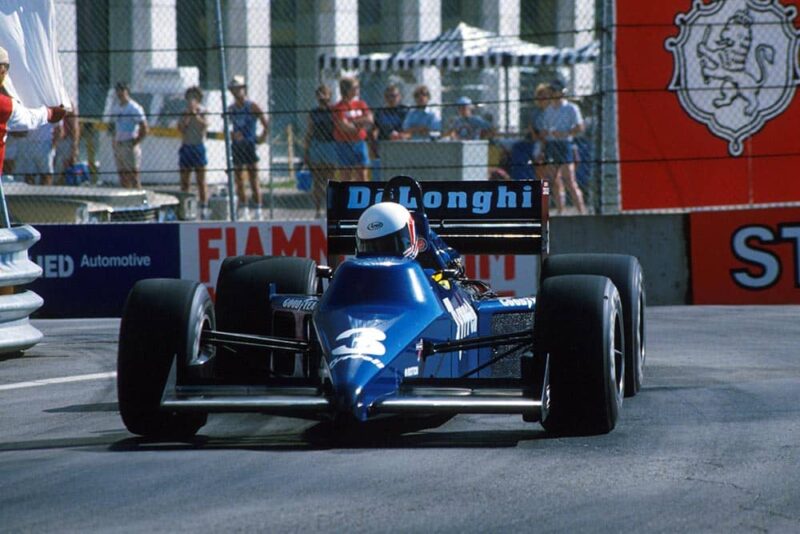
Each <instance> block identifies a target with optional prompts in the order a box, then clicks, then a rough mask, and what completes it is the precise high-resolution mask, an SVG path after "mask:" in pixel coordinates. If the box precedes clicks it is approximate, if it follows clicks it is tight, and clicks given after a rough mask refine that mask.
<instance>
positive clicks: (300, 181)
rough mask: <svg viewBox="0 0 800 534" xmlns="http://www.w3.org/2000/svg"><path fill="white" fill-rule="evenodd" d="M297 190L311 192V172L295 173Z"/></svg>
mask: <svg viewBox="0 0 800 534" xmlns="http://www.w3.org/2000/svg"><path fill="white" fill-rule="evenodd" d="M297 189H298V190H300V191H311V171H306V170H302V171H297Z"/></svg>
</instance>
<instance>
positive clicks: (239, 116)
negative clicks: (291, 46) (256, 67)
mask: <svg viewBox="0 0 800 534" xmlns="http://www.w3.org/2000/svg"><path fill="white" fill-rule="evenodd" d="M228 90H230V92H231V94H232V95H233V98H234V102H233V104H231V105H230V106H228V114H229V116H230V120H231V124H232V127H231V141H232V143H231V152H232V153H233V173H234V177H235V179H236V196H237V198H238V199H239V211H240V214H241V216H242V218H244V217H245V214H246V212H245V207H247V208H250V209H251V210H253V211H254V212H255V213H254V216H255V218H256V219H260V218H261V183H260V182H259V180H258V166H257V165H256V164H257V163H258V154H257V153H256V145H257V144H261V143H264V142H266V140H267V136H268V135H269V121H268V120H267V117H266V115H265V114H264V112H263V111H262V110H261V107H260V106H259V105H258V104H256V103H255V102H253V101H252V100H250V99H248V98H247V84H246V83H245V79H244V76H241V75H238V74H237V75H236V76H234V77H233V79H231V81H230V83H229V84H228ZM259 122H260V123H261V128H262V131H261V135H258V136H257V135H256V129H257V127H258V123H259ZM245 172H247V176H248V178H249V181H250V190H251V192H252V198H251V199H250V203H249V204H248V202H247V190H246V188H245V181H244V173H245Z"/></svg>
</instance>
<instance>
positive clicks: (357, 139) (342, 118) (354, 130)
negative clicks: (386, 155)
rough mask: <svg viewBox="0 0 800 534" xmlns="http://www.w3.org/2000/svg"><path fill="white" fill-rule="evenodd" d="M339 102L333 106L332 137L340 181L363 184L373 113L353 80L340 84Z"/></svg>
mask: <svg viewBox="0 0 800 534" xmlns="http://www.w3.org/2000/svg"><path fill="white" fill-rule="evenodd" d="M339 91H340V92H341V94H342V99H341V100H340V101H339V102H337V103H336V105H335V106H333V124H334V127H333V138H334V139H335V140H336V146H337V150H338V153H339V168H340V170H341V179H342V180H343V181H351V182H366V181H367V177H368V175H367V167H368V165H369V152H368V150H367V129H368V128H370V127H371V126H372V124H373V122H374V121H373V117H372V111H371V110H370V109H369V106H368V105H367V103H366V102H364V101H363V100H361V98H359V94H360V86H359V83H358V80H356V79H355V78H349V77H345V78H342V79H341V80H340V81H339Z"/></svg>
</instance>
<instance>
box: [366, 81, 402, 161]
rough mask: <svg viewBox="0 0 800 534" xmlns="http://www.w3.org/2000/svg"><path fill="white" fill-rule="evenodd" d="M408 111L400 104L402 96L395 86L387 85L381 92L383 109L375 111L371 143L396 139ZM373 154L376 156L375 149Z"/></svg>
mask: <svg viewBox="0 0 800 534" xmlns="http://www.w3.org/2000/svg"><path fill="white" fill-rule="evenodd" d="M408 110H409V107H408V106H406V105H405V104H403V103H402V95H401V94H400V89H399V88H398V87H397V85H395V84H391V85H388V86H387V87H386V89H385V90H384V92H383V107H382V108H378V109H376V110H375V128H374V129H373V130H372V139H373V141H389V140H391V139H397V138H398V137H399V135H400V132H402V131H403V121H404V120H405V119H406V115H408ZM374 152H375V153H376V154H377V153H378V151H377V149H376V150H374Z"/></svg>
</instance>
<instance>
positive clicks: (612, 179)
mask: <svg viewBox="0 0 800 534" xmlns="http://www.w3.org/2000/svg"><path fill="white" fill-rule="evenodd" d="M601 9H602V13H601V17H600V19H601V21H602V22H601V28H600V47H601V48H600V93H601V96H600V98H601V109H600V113H601V121H600V123H601V130H600V138H601V141H600V149H601V150H600V154H599V156H600V168H601V185H600V189H601V193H600V200H601V203H600V213H617V212H619V211H620V208H621V203H620V191H619V148H618V145H617V78H616V68H615V60H614V54H615V39H616V30H615V27H614V21H615V17H614V0H604V1H603V2H602V3H601Z"/></svg>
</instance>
